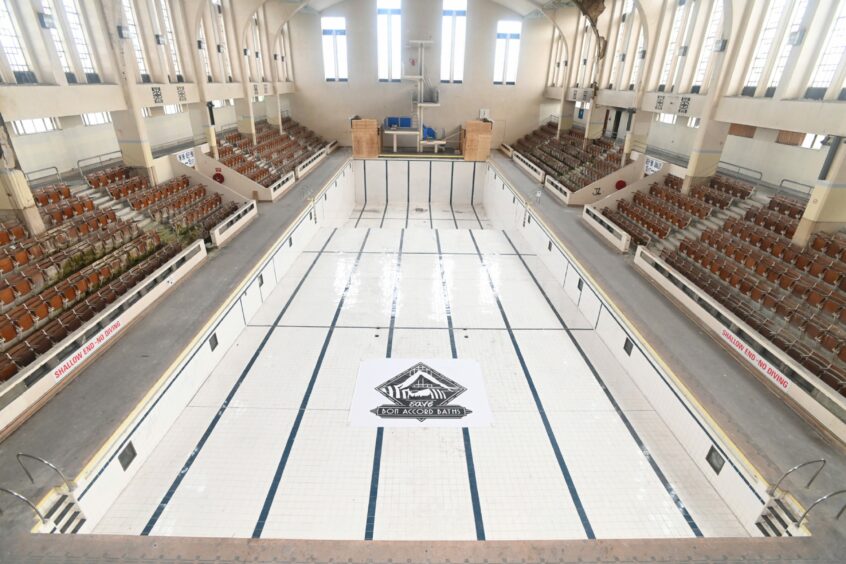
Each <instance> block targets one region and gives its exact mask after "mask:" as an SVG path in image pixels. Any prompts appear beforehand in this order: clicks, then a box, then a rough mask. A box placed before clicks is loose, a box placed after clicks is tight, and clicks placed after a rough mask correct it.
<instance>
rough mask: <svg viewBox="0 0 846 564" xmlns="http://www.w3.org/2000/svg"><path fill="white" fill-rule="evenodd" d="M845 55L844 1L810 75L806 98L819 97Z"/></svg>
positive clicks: (826, 87) (831, 79) (845, 5)
mask: <svg viewBox="0 0 846 564" xmlns="http://www.w3.org/2000/svg"><path fill="white" fill-rule="evenodd" d="M844 55H846V2H842V3H841V4H840V10H839V12H838V14H837V18H836V19H835V20H834V24H833V25H832V26H831V31H830V32H829V34H828V39H826V41H825V46H824V47H823V50H822V53H821V54H820V58H819V60H818V61H817V66H816V68H815V69H814V74H813V75H812V76H811V84H810V85H809V88H808V91H807V92H806V93H805V96H806V97H807V98H815V99H821V98H822V97H823V96H825V91H826V90H827V89H828V87H829V86H831V83H832V82H833V81H834V75H835V74H836V72H837V67H838V65H839V64H840V61H842V60H843V56H844Z"/></svg>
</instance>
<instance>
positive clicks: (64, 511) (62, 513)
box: [53, 502, 74, 523]
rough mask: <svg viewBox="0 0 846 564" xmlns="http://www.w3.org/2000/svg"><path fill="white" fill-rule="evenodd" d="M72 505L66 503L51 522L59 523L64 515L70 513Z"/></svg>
mask: <svg viewBox="0 0 846 564" xmlns="http://www.w3.org/2000/svg"><path fill="white" fill-rule="evenodd" d="M73 505H74V504H73V502H71V503H66V504H65V507H64V509H62V511H61V513H59V514H58V515H56V518H55V519H53V522H54V523H59V522H61V520H62V519H63V518H64V517H65V515H67V513H68V511H70V509H71V507H73Z"/></svg>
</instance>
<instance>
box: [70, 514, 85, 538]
mask: <svg viewBox="0 0 846 564" xmlns="http://www.w3.org/2000/svg"><path fill="white" fill-rule="evenodd" d="M85 521H86V519H85V517H83V518H82V519H80V520H79V521H77V522H76V527H74V528H73V530H72V531H71V532H70V534H72V535H75V534H77V533H78V532H79V530H80V529H81V528H82V526H83V525H84V524H85Z"/></svg>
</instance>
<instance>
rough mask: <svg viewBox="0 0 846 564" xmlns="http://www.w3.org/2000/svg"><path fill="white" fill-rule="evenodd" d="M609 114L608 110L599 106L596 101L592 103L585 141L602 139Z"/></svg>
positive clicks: (586, 123) (586, 122)
mask: <svg viewBox="0 0 846 564" xmlns="http://www.w3.org/2000/svg"><path fill="white" fill-rule="evenodd" d="M607 112H608V108H606V107H605V106H600V105H598V104H597V103H596V99H594V100H593V101H591V104H590V108H589V109H588V114H587V120H585V139H599V138H600V137H602V130H603V129H604V128H605V115H606V113H607Z"/></svg>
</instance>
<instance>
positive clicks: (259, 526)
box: [252, 229, 370, 539]
mask: <svg viewBox="0 0 846 564" xmlns="http://www.w3.org/2000/svg"><path fill="white" fill-rule="evenodd" d="M368 237H370V229H368V230H367V232H366V233H365V235H364V240H363V241H362V242H361V248H360V249H359V253H358V255H356V258H355V262H354V263H353V267H352V269H351V270H350V274H349V277H348V278H347V284H346V286H344V290H343V292H341V300H340V301H339V302H338V307H337V308H336V309H335V315H334V316H333V317H332V324H331V325H330V326H329V331H328V332H327V333H326V338H325V339H324V341H323V347H322V348H321V349H320V355H319V356H318V357H317V363H316V364H315V366H314V370H313V371H312V373H311V379H310V380H309V382H308V386H307V387H306V391H305V394H304V395H303V399H302V401H301V402H300V408H299V409H298V410H297V416H296V418H295V419H294V424H293V426H292V427H291V432H290V434H289V435H288V441H287V442H286V443H285V450H283V451H282V457H281V458H280V459H279V464H278V465H277V466H276V472H275V473H274V474H273V480H271V482H270V489H269V490H268V492H267V495H266V496H265V500H264V505H263V506H262V509H261V513H260V514H259V517H258V520H257V521H256V526H255V528H254V529H253V535H252V537H253V538H254V539H257V538H260V537H261V533H262V531H263V530H264V526H265V524H266V523H267V516H268V515H269V514H270V509H271V507H272V506H273V499H274V498H275V497H276V492H277V490H278V489H279V483H280V482H281V481H282V475H283V474H284V473H285V467H286V465H287V464H288V458H289V457H290V455H291V450H292V449H293V448H294V441H296V439H297V433H298V431H299V429H300V424H301V423H302V420H303V417H304V416H305V411H306V408H307V407H308V401H309V399H310V398H311V392H312V390H314V384H315V382H316V381H317V375H318V374H319V373H320V368H321V366H323V359H324V358H326V351H327V350H328V349H329V342H330V341H331V340H332V335H333V334H334V332H335V325H336V324H337V323H338V318H339V317H340V315H341V310H342V309H343V308H344V300H345V299H346V297H347V293H348V292H349V290H350V286H351V285H352V281H353V278H354V277H355V272H356V270H358V265H359V263H360V262H361V255H362V251H364V246H365V245H366V244H367V239H368Z"/></svg>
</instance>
